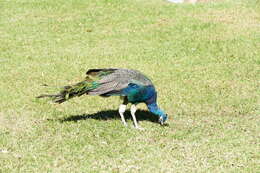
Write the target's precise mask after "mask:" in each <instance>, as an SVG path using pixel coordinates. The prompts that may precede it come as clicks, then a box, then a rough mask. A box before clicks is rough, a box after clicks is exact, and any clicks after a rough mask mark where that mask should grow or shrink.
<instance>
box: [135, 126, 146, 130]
mask: <svg viewBox="0 0 260 173" xmlns="http://www.w3.org/2000/svg"><path fill="white" fill-rule="evenodd" d="M135 128H136V129H137V130H141V131H143V130H145V129H144V128H142V127H139V126H138V127H135Z"/></svg>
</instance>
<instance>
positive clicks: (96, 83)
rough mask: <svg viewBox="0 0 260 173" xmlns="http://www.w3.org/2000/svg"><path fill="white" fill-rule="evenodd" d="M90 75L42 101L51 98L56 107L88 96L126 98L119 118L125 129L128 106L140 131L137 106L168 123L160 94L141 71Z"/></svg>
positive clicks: (97, 71)
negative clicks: (160, 106)
mask: <svg viewBox="0 0 260 173" xmlns="http://www.w3.org/2000/svg"><path fill="white" fill-rule="evenodd" d="M86 75H87V76H86V78H85V80H83V81H82V82H79V83H77V84H75V85H71V86H64V87H63V88H62V90H61V91H60V93H58V94H55V95H46V94H45V95H40V96H38V98H43V97H50V98H52V100H53V101H54V102H55V103H62V102H64V101H67V100H69V99H70V98H73V97H75V96H82V95H84V94H87V95H99V96H102V97H109V96H122V97H123V98H124V99H123V100H124V101H123V103H122V104H121V105H120V107H119V114H120V116H121V119H122V122H123V124H124V125H127V124H126V121H125V118H124V112H125V110H126V105H127V104H128V103H132V106H131V114H132V117H133V120H134V124H135V127H136V128H139V126H138V124H137V121H136V118H135V112H136V106H135V105H136V104H138V103H145V104H146V105H147V107H148V109H149V110H150V111H151V112H152V113H154V114H155V115H157V116H158V117H159V122H160V123H161V124H164V122H165V121H166V120H167V115H166V114H165V113H164V112H163V111H162V110H161V109H160V108H159V107H158V105H157V92H156V89H155V87H154V85H153V83H152V82H151V80H150V79H148V78H147V77H146V76H145V75H143V74H142V73H140V72H139V71H137V70H130V69H112V68H109V69H90V70H88V71H87V72H86Z"/></svg>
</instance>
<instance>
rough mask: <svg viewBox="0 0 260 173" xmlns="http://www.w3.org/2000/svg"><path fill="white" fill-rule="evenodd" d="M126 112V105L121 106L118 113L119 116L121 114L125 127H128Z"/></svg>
mask: <svg viewBox="0 0 260 173" xmlns="http://www.w3.org/2000/svg"><path fill="white" fill-rule="evenodd" d="M125 110H126V105H124V104H121V105H120V106H119V111H118V112H119V114H120V116H121V119H122V122H123V124H124V125H125V126H127V124H126V121H125V117H124V113H125Z"/></svg>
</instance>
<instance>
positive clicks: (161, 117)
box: [158, 110, 168, 125]
mask: <svg viewBox="0 0 260 173" xmlns="http://www.w3.org/2000/svg"><path fill="white" fill-rule="evenodd" d="M158 115H159V123H160V124H161V125H164V124H165V122H166V121H167V119H168V115H167V114H166V113H164V112H163V111H162V110H158Z"/></svg>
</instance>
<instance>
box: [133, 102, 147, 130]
mask: <svg viewBox="0 0 260 173" xmlns="http://www.w3.org/2000/svg"><path fill="white" fill-rule="evenodd" d="M136 110H137V108H136V106H135V104H132V105H131V109H130V111H131V115H132V117H133V121H134V125H135V128H137V129H139V130H144V129H143V128H141V127H139V126H138V124H137V121H136V117H135V112H136Z"/></svg>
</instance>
